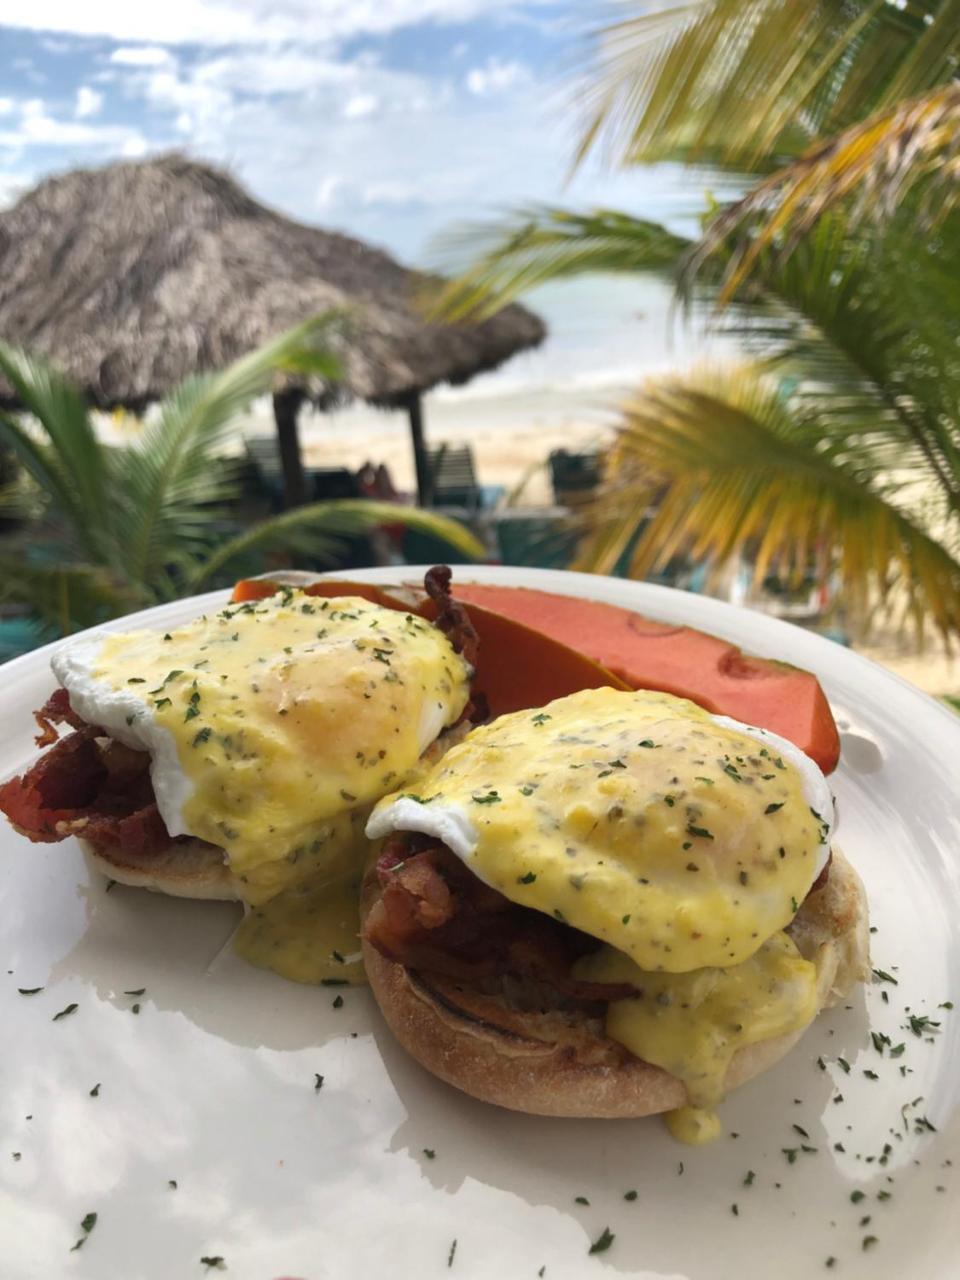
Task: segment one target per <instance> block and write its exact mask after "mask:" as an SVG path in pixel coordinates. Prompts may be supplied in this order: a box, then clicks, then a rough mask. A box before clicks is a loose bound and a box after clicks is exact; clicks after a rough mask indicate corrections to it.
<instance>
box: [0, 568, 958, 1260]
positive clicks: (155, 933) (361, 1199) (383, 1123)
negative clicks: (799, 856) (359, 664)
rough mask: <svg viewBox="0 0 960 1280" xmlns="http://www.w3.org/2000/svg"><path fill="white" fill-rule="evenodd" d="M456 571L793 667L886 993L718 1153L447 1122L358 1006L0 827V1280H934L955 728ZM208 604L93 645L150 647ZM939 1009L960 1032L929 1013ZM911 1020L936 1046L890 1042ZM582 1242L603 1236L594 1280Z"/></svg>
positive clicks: (873, 673) (699, 602)
mask: <svg viewBox="0 0 960 1280" xmlns="http://www.w3.org/2000/svg"><path fill="white" fill-rule="evenodd" d="M457 573H458V576H459V577H460V578H462V579H467V578H470V579H474V580H480V581H484V582H497V583H504V584H512V585H523V584H525V585H529V586H537V587H541V588H545V589H547V590H553V591H560V592H564V593H566V594H570V595H580V596H588V597H593V598H596V599H602V600H608V601H610V602H612V603H616V604H623V605H627V606H629V607H632V608H636V609H637V610H639V611H641V612H643V613H645V614H648V615H649V616H651V617H654V618H659V619H663V620H668V621H674V622H678V623H684V624H690V625H692V626H695V627H700V628H701V629H703V630H707V631H712V632H714V633H715V634H717V635H721V636H724V637H726V638H728V639H730V640H733V641H735V642H736V643H737V644H739V645H741V646H743V647H745V648H746V649H748V650H750V651H751V652H754V653H758V654H767V655H772V656H775V657H778V658H782V659H785V660H786V661H788V662H794V663H796V664H798V665H800V666H804V667H807V668H809V669H811V670H813V671H815V672H816V673H817V674H818V675H819V677H820V679H821V680H822V682H823V685H824V687H825V689H826V692H827V694H828V696H829V698H830V700H831V703H832V705H833V708H834V711H835V713H836V716H837V719H838V721H839V723H840V725H841V728H842V730H843V742H844V751H843V763H842V765H841V767H840V769H839V771H838V772H837V774H836V775H835V782H836V792H837V796H838V800H839V807H840V813H841V827H840V833H839V838H840V843H841V844H842V846H843V848H844V849H845V851H846V852H847V854H848V856H849V857H850V858H851V859H852V861H853V862H854V863H855V864H856V866H857V867H858V869H859V870H860V872H861V874H862V876H863V878H864V880H865V881H866V884H867V888H868V891H869V895H870V905H871V913H872V919H873V923H874V924H875V926H876V928H877V932H876V934H875V936H874V939H873V945H874V964H875V965H876V966H877V967H878V968H880V969H883V970H885V971H887V972H888V973H889V974H890V975H891V977H894V978H896V980H897V985H893V984H891V983H883V984H879V985H875V986H873V987H872V988H871V989H870V990H868V991H866V992H864V993H861V994H859V995H858V996H857V997H856V998H855V999H854V1000H853V1001H852V1002H851V1005H850V1007H848V1008H845V1009H839V1010H836V1011H834V1012H833V1013H831V1014H828V1015H826V1016H824V1017H822V1018H820V1019H819V1020H818V1021H817V1023H816V1024H815V1026H814V1027H813V1028H812V1029H811V1030H810V1031H809V1032H808V1033H807V1035H806V1037H805V1038H804V1040H803V1041H802V1042H801V1044H800V1045H799V1047H798V1048H797V1049H795V1050H794V1052H793V1053H792V1055H791V1056H790V1057H789V1058H788V1059H787V1060H786V1061H784V1062H783V1063H781V1064H780V1066H779V1067H777V1068H776V1069H775V1070H773V1071H771V1072H769V1073H768V1074H767V1075H765V1076H763V1077H762V1078H761V1079H760V1080H758V1081H756V1082H754V1083H753V1084H750V1085H748V1086H746V1087H745V1088H744V1089H742V1090H741V1091H740V1093H739V1094H737V1095H735V1096H734V1097H733V1098H731V1099H730V1101H729V1102H728V1103H727V1104H726V1106H725V1107H724V1120H725V1124H726V1129H727V1134H726V1136H725V1137H724V1138H723V1139H722V1140H721V1141H720V1142H718V1143H717V1144H715V1145H713V1146H711V1147H705V1148H700V1149H690V1148H683V1147H680V1146H678V1145H676V1144H675V1143H674V1142H672V1141H671V1139H670V1138H669V1137H668V1136H667V1134H666V1132H665V1130H664V1129H663V1127H662V1125H661V1124H660V1122H659V1121H657V1120H650V1121H634V1122H609V1121H560V1120H543V1119H537V1118H533V1117H526V1116H514V1115H511V1114H509V1113H507V1112H503V1111H498V1110H496V1109H494V1108H492V1107H486V1106H483V1105H482V1104H480V1103H477V1102H474V1101H472V1100H471V1099H469V1098H466V1097H463V1096H461V1095H460V1094H458V1093H456V1092H455V1091H454V1090H452V1089H449V1088H447V1087H446V1086H444V1085H442V1084H440V1083H439V1082H437V1081H435V1080H434V1079H432V1078H431V1077H429V1076H427V1075H426V1074H425V1073H424V1072H423V1071H421V1070H420V1068H419V1067H418V1066H416V1064H415V1063H413V1062H412V1061H410V1060H409V1059H408V1058H407V1057H406V1056H405V1055H404V1053H403V1052H402V1051H401V1050H399V1049H398V1048H397V1047H396V1046H395V1045H394V1043H393V1042H392V1041H391V1039H390V1037H389V1035H388V1034H387V1033H386V1032H385V1030H384V1028H383V1027H382V1025H381V1022H380V1020H379V1017H378V1015H377V1013H376V1010H375V1008H374V1006H373V1002H372V1000H371V999H370V997H369V994H368V993H367V992H366V991H363V990H347V991H346V992H345V993H344V1004H343V1007H342V1008H339V1009H335V1008H333V1007H332V1004H333V997H334V995H335V994H336V993H335V992H331V991H330V990H328V989H316V988H308V987H299V986H296V985H294V984H291V983H287V982H284V981H282V980H281V979H279V978H276V977H274V976H272V975H270V974H267V973H262V972H259V971H257V970H255V969H252V968H248V967H247V966H245V965H244V964H243V963H242V962H241V961H239V960H237V959H236V958H234V957H233V956H232V955H231V953H230V951H229V948H227V949H224V948H225V943H226V942H227V939H228V937H229V935H230V933H231V931H232V929H233V927H234V924H235V921H236V918H237V910H235V909H234V908H232V907H231V906H229V905H226V904H208V903H181V902H176V901H174V900H171V899H164V898H161V897H155V896H153V895H151V894H147V893H142V892H138V891H136V890H130V889H124V888H121V887H120V886H117V887H115V888H114V890H113V891H112V892H110V893H109V894H108V893H106V892H105V883H106V882H105V881H102V880H99V879H95V878H91V876H90V875H89V874H88V872H87V870H86V869H85V866H84V863H83V861H82V860H81V856H80V852H79V850H78V849H77V848H76V847H73V846H70V845H60V846H46V845H31V844H29V843H28V842H27V841H26V840H23V839H21V838H20V837H19V836H17V835H16V834H14V832H12V831H11V830H10V829H9V828H7V827H6V825H5V824H2V823H0V898H2V906H0V937H2V949H0V965H2V970H3V972H0V978H2V981H3V987H2V1010H3V1022H2V1027H3V1037H4V1043H3V1046H2V1048H0V1084H2V1088H0V1134H2V1148H0V1275H2V1276H3V1277H5V1278H6V1280H27V1278H28V1277H29V1278H30V1280H34V1278H36V1280H53V1278H54V1277H60V1276H67V1277H86V1278H87V1280H113V1278H114V1277H116V1280H171V1277H186V1278H189V1277H192V1276H198V1277H202V1276H203V1275H204V1273H205V1270H206V1268H205V1266H204V1265H203V1264H202V1263H201V1259H202V1258H204V1257H206V1258H212V1257H217V1256H219V1257H221V1258H223V1260H224V1263H225V1265H226V1267H227V1273H226V1274H228V1275H229V1276H231V1277H234V1280H274V1278H276V1277H297V1278H302V1280H352V1278H353V1277H357V1278H358V1280H359V1278H360V1277H364V1278H366V1277H377V1276H379V1275H381V1274H383V1275H387V1276H390V1277H394V1278H395V1280H408V1278H413V1277H415V1278H416V1280H432V1278H435V1277H448V1276H449V1277H454V1278H457V1280H467V1278H468V1277H482V1278H487V1277H501V1278H503V1280H514V1278H515V1277H517V1278H529V1280H534V1278H535V1277H537V1276H543V1277H544V1278H545V1280H561V1278H567V1280H572V1278H578V1280H579V1278H580V1277H585V1276H586V1277H589V1276H592V1275H596V1276H598V1277H600V1276H602V1275H604V1274H605V1273H606V1274H610V1273H619V1274H622V1275H624V1276H629V1277H661V1278H664V1280H666V1278H667V1277H669V1278H671V1280H677V1278H679V1277H689V1280H768V1277H777V1278H778V1280H794V1278H796V1280H800V1278H803V1280H806V1278H807V1277H810V1276H815V1275H819V1274H826V1271H825V1267H826V1260H827V1259H828V1258H829V1257H833V1258H835V1259H836V1262H835V1264H834V1266H835V1271H831V1272H829V1274H837V1275H839V1276H847V1277H850V1276H854V1277H858V1276H870V1277H872V1278H873V1280H889V1278H892V1277H896V1278H897V1280H901V1278H903V1277H914V1276H916V1277H923V1280H954V1278H955V1277H957V1276H958V1275H960V1252H958V1249H960V1214H958V1213H957V1210H956V1201H957V1192H958V1190H960V1115H958V1112H957V1101H958V1096H960V1071H958V1064H960V931H958V926H957V919H958V906H960V813H958V807H960V806H958V801H957V795H956V789H957V779H958V776H960V720H958V719H957V718H955V717H954V716H953V715H952V714H951V713H950V712H948V711H947V710H946V709H944V708H942V707H940V706H938V705H937V704H936V703H934V702H933V701H931V700H930V699H929V698H926V697H925V696H923V695H922V694H920V693H918V692H917V691H916V690H914V689H913V688H911V687H910V686H908V685H907V684H905V683H903V682H902V681H900V680H898V679H896V678H895V677H894V676H891V675H889V674H888V673H886V672H884V671H882V670H881V669H880V668H878V667H875V666H873V665H871V664H870V663H869V662H867V661H865V660H864V659H862V658H859V657H857V656H856V655H855V654H852V653H850V652H848V651H846V650H844V649H842V648H840V647H838V646H836V645H834V644H832V643H830V642H829V641H826V640H822V639H819V638H818V637H816V636H812V635H809V634H807V633H806V632H803V631H799V630H796V629H794V628H792V627H790V626H788V625H786V624H785V623H782V622H778V621H776V620H773V619H770V618H766V617H763V616H760V615H757V614H753V613H748V612H745V611H742V610H738V609H735V608H733V607H731V606H729V605H725V604H721V603H718V602H716V601H713V600H708V599H703V598H701V597H697V596H692V595H685V594H681V593H677V592H673V591H668V590H665V589H663V588H659V587H652V586H647V585H644V584H636V583H627V582H620V581H614V580H611V579H604V578H593V577H586V576H582V575H577V574H562V573H557V572H537V571H533V570H527V569H524V570H519V569H469V570H468V569H460V570H458V571H457ZM414 574H415V571H412V570H411V571H404V575H405V576H414ZM354 576H356V577H364V578H367V579H370V580H376V581H391V580H396V578H397V571H396V570H394V571H391V572H373V571H370V572H366V573H363V574H356V575H354ZM221 598H222V597H221V596H220V595H219V594H216V595H212V596H206V597H201V598H198V599H194V600H188V601H184V602H182V603H178V604H174V605H168V606H164V607H162V608H159V609H155V610H151V611H150V612H148V613H144V614H141V615H139V616H138V617H137V618H136V619H126V620H124V621H122V622H121V623H119V624H115V625H116V627H117V629H123V628H125V627H129V626H131V625H136V626H139V625H144V624H146V625H153V626H156V627H158V628H162V627H165V626H167V625H169V624H171V623H175V622H179V621H182V620H185V619H187V618H189V617H191V616H194V615H196V614H197V613H200V612H203V611H204V610H205V609H209V608H211V607H213V606H215V605H217V604H218V603H219V602H220V600H221ZM48 659H49V652H48V651H46V650H41V651H40V652H38V653H35V654H30V655H28V656H27V657H24V658H20V659H18V660H16V661H15V662H11V663H9V664H8V665H7V666H5V667H3V668H2V669H0V687H2V693H0V715H2V723H3V725H4V727H5V737H4V741H3V744H2V747H0V776H6V775H8V774H9V773H11V772H13V771H14V770H17V769H20V768H22V766H23V765H24V764H26V762H27V761H28V760H29V759H30V758H31V757H32V755H33V753H34V748H33V744H32V735H31V726H32V721H31V716H30V713H31V711H32V710H33V709H34V708H35V707H37V706H39V705H41V703H42V702H43V701H44V699H45V698H46V696H47V693H48V692H49V689H50V686H51V678H50V675H49V671H48V665H47V664H48ZM21 987H23V988H31V987H43V990H42V991H41V992H39V993H38V994H36V995H31V996H23V995H19V994H18V988H21ZM141 987H143V988H146V990H145V992H144V994H143V995H142V996H140V997H139V998H138V997H135V996H131V995H125V994H124V992H130V991H135V990H137V989H139V988H141ZM884 995H885V996H886V997H887V1002H884V1000H883V998H882V997H883V996H884ZM951 999H952V1000H956V1001H957V1004H958V1009H957V1011H956V1012H950V1011H949V1010H945V1009H941V1008H938V1006H939V1005H940V1004H941V1003H942V1002H944V1001H949V1000H951ZM71 1003H76V1005H77V1009H76V1011H75V1012H74V1013H73V1014H71V1015H70V1016H68V1017H65V1018H62V1019H60V1020H59V1021H56V1022H54V1021H53V1016H54V1014H55V1013H57V1012H58V1011H59V1010H61V1009H64V1008H65V1007H66V1006H67V1005H69V1004H71ZM134 1003H139V1006H140V1012H139V1014H134V1013H133V1010H132V1006H133V1005H134ZM908 1010H909V1011H910V1012H911V1013H914V1014H925V1015H927V1016H929V1017H931V1018H933V1019H934V1020H936V1021H938V1022H940V1023H941V1027H940V1029H939V1030H938V1031H936V1032H935V1033H934V1034H933V1035H932V1036H931V1037H929V1039H928V1038H927V1037H925V1036H917V1035H914V1034H913V1033H912V1031H911V1030H910V1029H909V1026H906V1027H905V1024H906V1023H907V1020H908V1017H909V1014H908V1012H907V1011H908ZM871 1032H876V1033H879V1034H883V1035H888V1036H889V1037H890V1040H891V1044H892V1045H893V1046H896V1045H899V1044H901V1043H903V1044H904V1045H905V1046H906V1047H905V1049H904V1051H903V1053H902V1055H900V1056H899V1057H895V1058H891V1057H890V1055H889V1052H888V1051H887V1050H886V1049H884V1052H883V1053H882V1054H881V1053H879V1052H878V1051H877V1049H876V1048H875V1047H874V1045H873V1043H872V1042H871V1034H870V1033H871ZM881 1047H883V1045H882V1042H881ZM818 1058H820V1059H821V1060H822V1062H823V1064H824V1066H823V1069H821V1067H820V1066H819V1065H818V1061H817V1060H818ZM841 1059H843V1060H844V1061H845V1062H846V1063H847V1064H848V1065H849V1073H847V1072H846V1071H845V1070H844V1068H843V1067H842V1066H841V1064H840V1060H841ZM865 1072H870V1073H873V1075H866V1074H865ZM315 1073H319V1074H320V1075H322V1076H323V1078H324V1083H323V1087H322V1089H321V1090H320V1091H319V1092H318V1091H316V1090H315V1088H314V1085H315ZM874 1076H875V1077H876V1078H874ZM97 1084H99V1086H100V1088H99V1093H98V1095H97V1096H95V1097H93V1096H91V1092H90V1091H91V1089H93V1088H94V1086H95V1085H97ZM840 1095H842V1098H843V1100H842V1102H841V1101H840V1100H839V1097H840ZM921 1117H925V1118H926V1121H927V1122H929V1123H930V1124H931V1125H933V1126H934V1131H931V1130H930V1129H927V1128H926V1127H925V1125H924V1123H923V1121H921ZM801 1130H802V1131H803V1132H801ZM838 1144H839V1146H838ZM804 1146H806V1147H814V1148H816V1151H815V1152H812V1151H804V1150H802V1149H801V1148H802V1147H804ZM841 1147H842V1150H841V1149H840V1148H841ZM785 1149H786V1150H795V1151H796V1152H797V1154H796V1156H795V1157H794V1158H793V1162H792V1163H791V1162H790V1158H789V1157H788V1156H787V1155H785V1154H784V1150H785ZM885 1152H886V1154H884V1153H885ZM15 1153H16V1154H15ZM428 1153H432V1154H428ZM951 1162H952V1164H951ZM751 1172H752V1175H753V1176H752V1179H751V1178H750V1176H749V1175H750V1173H751ZM171 1181H175V1182H176V1188H174V1187H173V1186H171V1185H170V1184H171ZM748 1182H749V1184H750V1185H747V1183H748ZM634 1190H635V1191H636V1192H637V1195H636V1199H633V1200H629V1201H628V1200H626V1199H625V1198H624V1196H625V1193H626V1192H628V1191H629V1192H632V1191H634ZM859 1192H862V1193H863V1198H862V1199H859V1196H857V1199H856V1202H854V1200H853V1199H852V1198H851V1197H852V1193H859ZM886 1193H889V1195H890V1198H889V1199H888V1198H886ZM580 1196H582V1197H585V1198H586V1199H587V1200H588V1201H589V1204H579V1203H577V1202H576V1197H580ZM88 1213H96V1214H97V1215H98V1216H97V1222H96V1225H95V1227H94V1228H93V1230H92V1231H91V1232H90V1234H89V1237H88V1238H87V1239H86V1241H85V1243H84V1245H83V1247H82V1248H81V1249H80V1250H78V1251H76V1252H70V1250H71V1246H72V1245H73V1244H74V1243H75V1242H76V1241H77V1240H78V1239H80V1238H81V1237H82V1236H83V1234H84V1233H83V1232H82V1230H81V1227H80V1223H81V1220H82V1219H83V1218H84V1216H85V1215H86V1214H88ZM864 1219H869V1221H864V1222H862V1221H861V1220H864ZM604 1228H608V1229H609V1231H610V1232H612V1233H613V1234H614V1237H615V1239H614V1240H613V1243H612V1244H611V1246H610V1247H609V1249H607V1250H606V1251H605V1252H603V1253H598V1254H594V1255H592V1256H590V1255H589V1254H588V1249H589V1247H590V1244H591V1242H592V1241H595V1240H596V1239H597V1238H598V1237H600V1235H601V1233H602V1232H603V1230H604ZM871 1237H875V1238H876V1243H875V1244H869V1243H868V1244H867V1248H866V1249H864V1243H865V1242H867V1241H868V1240H869V1239H870V1238H871ZM454 1241H456V1247H455V1249H454V1248H453V1242H454ZM451 1251H452V1252H451ZM541 1268H542V1270H541ZM210 1274H211V1275H214V1274H218V1272H216V1271H211V1272H210Z"/></svg>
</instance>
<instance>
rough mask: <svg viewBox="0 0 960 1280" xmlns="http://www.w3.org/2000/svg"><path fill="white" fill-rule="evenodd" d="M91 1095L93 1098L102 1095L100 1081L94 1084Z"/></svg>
mask: <svg viewBox="0 0 960 1280" xmlns="http://www.w3.org/2000/svg"><path fill="white" fill-rule="evenodd" d="M90 1097H91V1098H99V1097H100V1082H99V1081H98V1082H97V1083H96V1084H95V1085H94V1086H93V1088H92V1089H91V1090H90Z"/></svg>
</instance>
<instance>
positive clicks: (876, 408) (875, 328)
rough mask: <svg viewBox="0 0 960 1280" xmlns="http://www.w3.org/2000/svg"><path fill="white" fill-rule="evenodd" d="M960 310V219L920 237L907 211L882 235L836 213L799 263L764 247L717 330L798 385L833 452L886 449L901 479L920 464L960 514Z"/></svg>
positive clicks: (816, 231)
mask: <svg viewBox="0 0 960 1280" xmlns="http://www.w3.org/2000/svg"><path fill="white" fill-rule="evenodd" d="M736 251H737V246H736V245H734V246H733V247H732V252H734V253H736ZM711 288H712V286H711V284H710V282H709V280H707V281H701V284H700V290H701V297H702V296H703V295H704V294H705V295H706V297H707V298H708V299H709V296H710V290H711ZM957 314H960V214H956V215H953V216H952V217H951V218H949V219H947V220H946V221H945V223H944V225H943V227H942V228H941V230H940V231H939V232H938V233H936V234H931V235H928V236H927V237H925V238H924V239H923V241H922V242H918V240H917V236H916V233H915V226H914V219H913V210H912V208H906V209H904V210H903V211H902V213H901V214H900V215H898V216H897V218H895V219H894V221H893V222H892V223H891V224H890V226H888V227H886V228H883V229H882V230H881V229H878V228H876V227H874V226H873V225H871V224H869V223H864V222H862V221H860V220H858V219H856V218H852V217H850V216H849V215H848V214H847V213H843V214H827V215H825V216H824V217H823V218H821V219H820V220H819V221H818V223H817V224H816V226H815V227H813V228H812V229H811V230H810V232H809V233H808V234H807V235H806V236H805V237H804V238H803V240H802V241H801V242H800V244H799V245H798V246H797V249H796V251H795V252H794V253H793V254H792V255H790V256H789V257H787V258H784V257H783V256H782V255H781V254H780V253H778V252H777V251H776V250H773V249H771V250H768V251H766V252H764V253H763V254H761V255H760V256H759V257H758V258H757V260H756V262H755V264H754V267H753V269H752V271H751V275H750V277H749V279H748V280H747V281H746V283H745V287H744V288H743V289H742V290H741V291H740V292H739V293H738V295H737V297H736V298H735V299H734V302H733V303H732V304H731V305H729V306H728V307H727V309H726V311H724V312H723V314H722V315H721V316H720V317H719V321H718V323H719V324H720V327H721V328H722V330H723V331H724V332H727V333H730V334H732V335H733V336H735V337H736V338H737V339H738V340H740V341H741V342H744V343H746V344H747V346H748V348H749V349H752V350H755V351H761V352H762V353H763V354H764V358H765V359H766V361H767V362H768V363H770V364H773V365H776V368H777V370H778V372H779V373H780V375H781V376H784V377H786V376H789V377H791V378H792V379H793V381H794V383H795V390H794V392H793V395H794V398H795V400H796V401H797V402H798V404H799V405H800V406H801V408H802V410H803V412H804V413H805V414H807V415H809V414H811V413H813V414H815V415H816V420H817V421H818V422H819V424H820V427H821V429H822V431H823V439H822V441H821V446H820V447H821V448H822V449H824V450H828V451H835V452H837V453H838V454H841V455H850V454H852V453H853V452H854V451H855V450H856V449H857V448H858V447H859V446H860V444H861V442H864V443H865V444H866V446H867V447H868V449H869V451H870V455H871V457H872V458H873V459H874V460H876V459H878V458H879V457H880V453H879V451H880V450H881V449H883V450H885V451H886V454H887V455H888V456H887V459H886V465H887V467H888V469H889V470H890V471H891V472H892V471H894V470H898V471H900V472H901V473H903V472H905V471H908V470H913V469H916V468H919V469H920V470H921V471H923V472H925V475H926V480H927V482H928V484H929V482H931V481H932V482H934V483H935V484H936V485H937V486H938V487H939V489H940V490H941V492H942V495H943V497H944V499H945V500H946V501H947V503H948V505H952V507H953V508H954V510H955V511H957V512H958V513H960V351H958V349H957V345H956V341H955V333H954V326H952V325H951V324H950V323H949V322H945V317H949V316H955V315H957Z"/></svg>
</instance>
